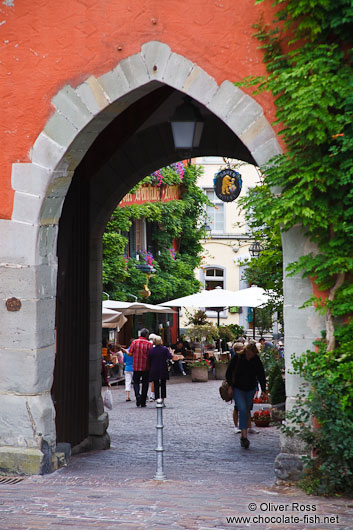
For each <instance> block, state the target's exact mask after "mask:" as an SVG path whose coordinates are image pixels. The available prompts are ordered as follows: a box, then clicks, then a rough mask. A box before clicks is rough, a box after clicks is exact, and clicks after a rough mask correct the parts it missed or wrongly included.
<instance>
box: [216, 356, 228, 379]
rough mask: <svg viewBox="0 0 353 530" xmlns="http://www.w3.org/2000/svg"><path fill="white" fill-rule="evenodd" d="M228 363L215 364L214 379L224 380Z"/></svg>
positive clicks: (217, 362) (218, 362) (219, 362)
mask: <svg viewBox="0 0 353 530" xmlns="http://www.w3.org/2000/svg"><path fill="white" fill-rule="evenodd" d="M228 364H229V361H226V360H225V361H216V362H215V365H214V366H215V378H216V379H222V380H223V379H225V377H226V371H227V368H228Z"/></svg>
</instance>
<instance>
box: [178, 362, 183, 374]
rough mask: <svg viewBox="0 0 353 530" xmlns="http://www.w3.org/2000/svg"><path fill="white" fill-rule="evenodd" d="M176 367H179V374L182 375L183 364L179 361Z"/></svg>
mask: <svg viewBox="0 0 353 530" xmlns="http://www.w3.org/2000/svg"><path fill="white" fill-rule="evenodd" d="M178 365H179V370H180V371H181V373H183V372H184V366H183V363H182V362H181V361H178Z"/></svg>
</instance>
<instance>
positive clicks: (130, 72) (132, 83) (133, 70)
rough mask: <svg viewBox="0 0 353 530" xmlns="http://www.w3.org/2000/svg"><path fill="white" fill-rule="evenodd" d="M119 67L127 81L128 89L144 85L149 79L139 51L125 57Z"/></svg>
mask: <svg viewBox="0 0 353 530" xmlns="http://www.w3.org/2000/svg"><path fill="white" fill-rule="evenodd" d="M120 66H121V69H122V71H123V72H124V75H125V77H126V79H127V81H128V83H129V87H130V90H133V89H134V88H137V87H140V86H142V85H146V84H147V83H149V82H150V81H151V78H150V75H149V73H148V70H147V66H146V63H145V61H144V60H143V56H142V55H141V53H136V54H135V55H131V56H130V57H127V58H126V59H124V60H123V61H121V63H120Z"/></svg>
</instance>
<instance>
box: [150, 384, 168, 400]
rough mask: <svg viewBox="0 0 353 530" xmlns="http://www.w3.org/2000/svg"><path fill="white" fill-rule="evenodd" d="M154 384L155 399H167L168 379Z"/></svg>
mask: <svg viewBox="0 0 353 530" xmlns="http://www.w3.org/2000/svg"><path fill="white" fill-rule="evenodd" d="M153 382H154V397H155V399H159V398H160V397H161V398H162V399H164V398H166V397H167V380H166V379H158V380H157V381H153Z"/></svg>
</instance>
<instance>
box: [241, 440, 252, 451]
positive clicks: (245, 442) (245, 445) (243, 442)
mask: <svg viewBox="0 0 353 530" xmlns="http://www.w3.org/2000/svg"><path fill="white" fill-rule="evenodd" d="M240 445H241V446H242V447H244V449H249V445H250V442H249V440H248V439H247V438H243V437H241V438H240Z"/></svg>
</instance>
